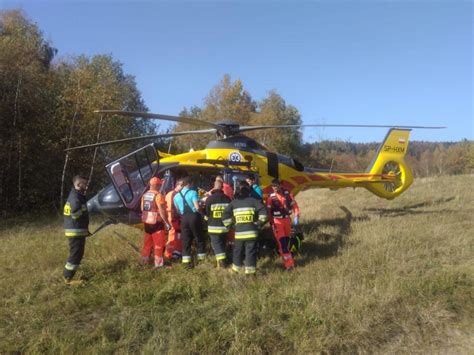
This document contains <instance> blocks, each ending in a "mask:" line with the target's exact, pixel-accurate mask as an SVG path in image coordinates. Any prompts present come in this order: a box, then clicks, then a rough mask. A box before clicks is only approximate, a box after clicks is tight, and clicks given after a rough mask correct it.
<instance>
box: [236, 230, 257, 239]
mask: <svg viewBox="0 0 474 355" xmlns="http://www.w3.org/2000/svg"><path fill="white" fill-rule="evenodd" d="M257 236H258V232H257V231H245V232H235V239H251V238H257Z"/></svg>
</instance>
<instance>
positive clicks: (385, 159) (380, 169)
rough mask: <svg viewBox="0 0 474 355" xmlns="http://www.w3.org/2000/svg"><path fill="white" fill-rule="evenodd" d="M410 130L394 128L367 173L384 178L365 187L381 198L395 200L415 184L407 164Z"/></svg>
mask: <svg viewBox="0 0 474 355" xmlns="http://www.w3.org/2000/svg"><path fill="white" fill-rule="evenodd" d="M409 136H410V130H408V129H399V128H392V129H391V130H390V131H389V132H388V134H387V136H386V137H385V140H384V141H383V143H382V144H381V145H380V146H379V149H378V151H377V154H376V155H375V157H374V159H373V161H372V163H371V164H370V165H369V167H368V168H367V172H369V173H370V174H373V175H376V176H377V177H380V176H381V177H382V180H384V181H383V182H377V183H368V184H367V185H366V186H365V187H366V188H367V189H368V190H369V191H371V192H373V193H374V194H376V195H377V196H379V197H383V198H386V199H389V200H391V199H393V198H395V197H397V196H398V195H400V194H401V193H402V192H403V191H405V190H406V189H407V188H408V187H409V186H410V185H411V184H412V182H413V174H412V172H411V170H410V168H409V167H408V166H407V165H406V164H405V154H406V152H407V150H408V139H409Z"/></svg>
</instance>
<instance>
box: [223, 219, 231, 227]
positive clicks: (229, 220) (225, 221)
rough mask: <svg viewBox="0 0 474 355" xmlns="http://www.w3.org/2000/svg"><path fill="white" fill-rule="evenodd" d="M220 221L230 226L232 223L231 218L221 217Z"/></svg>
mask: <svg viewBox="0 0 474 355" xmlns="http://www.w3.org/2000/svg"><path fill="white" fill-rule="evenodd" d="M222 223H223V224H224V226H230V225H231V224H232V218H228V219H223V220H222Z"/></svg>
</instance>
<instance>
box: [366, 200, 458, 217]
mask: <svg viewBox="0 0 474 355" xmlns="http://www.w3.org/2000/svg"><path fill="white" fill-rule="evenodd" d="M454 199H455V197H454V196H452V197H447V198H440V199H437V200H432V201H425V202H420V203H416V204H412V205H408V206H403V207H399V208H364V211H368V212H372V213H375V214H377V215H379V216H380V217H400V216H406V215H417V214H432V213H444V212H448V210H435V211H420V210H417V209H418V208H422V207H430V206H435V205H440V204H443V203H447V202H450V201H452V200H454Z"/></svg>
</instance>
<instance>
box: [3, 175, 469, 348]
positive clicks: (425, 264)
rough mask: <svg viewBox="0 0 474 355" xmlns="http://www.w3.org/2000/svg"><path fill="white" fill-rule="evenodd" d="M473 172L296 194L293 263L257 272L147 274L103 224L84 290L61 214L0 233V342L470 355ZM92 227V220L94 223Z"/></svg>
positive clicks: (274, 262) (91, 250)
mask: <svg viewBox="0 0 474 355" xmlns="http://www.w3.org/2000/svg"><path fill="white" fill-rule="evenodd" d="M473 182H474V178H473V177H472V176H458V177H444V178H430V179H423V180H417V181H416V182H415V184H414V186H413V187H412V188H411V189H410V190H409V191H408V192H406V193H405V194H404V195H402V196H401V197H399V198H398V199H396V200H394V201H385V200H380V199H378V198H376V197H374V196H373V195H371V194H370V193H368V192H364V191H361V190H356V191H353V190H341V191H335V192H334V191H327V190H321V191H318V190H311V191H305V192H303V193H301V194H300V195H299V196H298V201H299V203H300V207H301V208H302V210H303V218H302V223H303V228H304V230H305V232H306V240H305V244H304V251H303V253H302V255H300V256H299V257H298V260H297V262H298V264H299V267H298V268H297V269H296V270H295V272H293V273H285V272H283V271H281V262H280V260H278V259H263V260H261V261H260V263H259V266H260V275H259V276H258V277H257V278H256V279H246V278H245V277H235V276H234V275H230V274H228V273H227V272H216V271H215V270H214V269H213V266H212V262H211V260H209V262H208V263H207V264H204V265H201V266H198V267H197V268H196V269H195V270H194V271H192V272H185V271H184V270H181V269H180V268H179V267H176V268H172V269H170V270H165V271H163V272H153V271H152V270H143V269H142V268H140V267H139V266H138V265H137V263H136V260H137V258H136V255H135V254H134V251H133V250H132V249H131V248H130V247H129V246H128V245H126V244H125V243H124V242H123V241H121V240H120V239H118V238H116V237H115V236H114V235H113V233H112V230H113V228H117V229H120V230H121V232H122V233H123V234H126V235H127V236H128V238H129V239H130V240H133V241H134V242H135V243H136V244H140V242H141V234H140V232H139V231H136V230H133V229H131V228H129V227H123V226H122V227H112V228H111V229H110V230H109V231H104V232H103V233H101V234H99V235H97V236H96V237H93V238H92V239H91V240H89V242H88V244H87V246H86V257H85V260H84V264H83V267H82V270H81V273H83V274H85V275H87V276H89V277H91V279H90V281H89V282H88V284H87V285H86V286H85V287H82V288H77V289H74V288H68V287H66V286H64V285H63V284H62V282H61V271H62V266H63V264H64V260H65V257H66V254H67V247H66V241H65V238H64V237H63V236H62V228H61V222H60V220H54V221H53V220H36V221H29V222H28V223H22V224H18V223H16V224H13V225H12V224H11V223H10V225H8V226H3V227H2V228H1V230H0V240H1V241H2V248H1V251H0V260H1V265H2V267H1V269H0V295H1V308H0V352H14V351H20V352H60V353H64V352H67V353H70V352H81V353H86V352H87V353H89V352H93V353H104V352H106V353H108V352H110V353H111V352H145V353H155V352H170V353H209V354H211V353H212V354H215V353H224V352H229V353H239V354H240V353H248V354H250V353H251V354H259V353H319V352H326V353H354V352H357V353H367V352H381V353H407V352H410V353H411V352H423V353H433V352H434V353H472V352H474V336H473V334H474V322H473V314H474V287H473V286H474V282H473V275H474V252H473V237H474V220H473V218H472V216H473V215H474V214H473V212H474V203H473V202H474V193H473V191H472V184H473ZM91 229H93V228H91Z"/></svg>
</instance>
